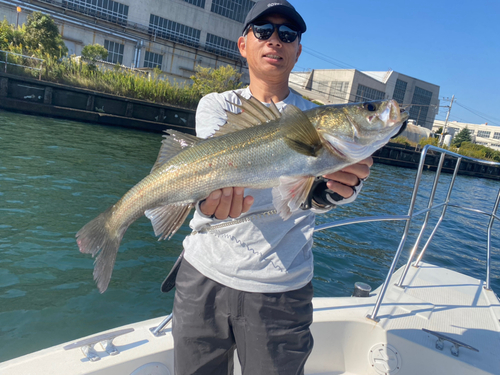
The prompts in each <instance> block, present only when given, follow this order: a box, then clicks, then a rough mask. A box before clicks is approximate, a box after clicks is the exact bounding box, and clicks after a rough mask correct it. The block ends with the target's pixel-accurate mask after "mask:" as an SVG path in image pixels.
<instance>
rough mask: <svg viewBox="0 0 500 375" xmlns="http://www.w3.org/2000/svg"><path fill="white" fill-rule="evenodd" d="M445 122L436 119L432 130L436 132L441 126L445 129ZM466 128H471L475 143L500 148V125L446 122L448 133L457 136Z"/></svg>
mask: <svg viewBox="0 0 500 375" xmlns="http://www.w3.org/2000/svg"><path fill="white" fill-rule="evenodd" d="M444 123H445V122H444V121H441V120H436V121H434V124H433V125H432V131H433V132H436V131H438V130H439V128H443V129H444ZM464 128H467V129H469V130H470V132H471V135H472V140H473V141H474V143H476V144H478V145H483V146H487V147H491V148H493V149H495V150H500V127H498V126H492V125H488V124H487V123H486V124H468V123H465V122H457V121H448V123H447V124H446V133H448V134H450V135H452V136H455V135H456V134H458V133H459V132H460V131H461V130H462V129H464Z"/></svg>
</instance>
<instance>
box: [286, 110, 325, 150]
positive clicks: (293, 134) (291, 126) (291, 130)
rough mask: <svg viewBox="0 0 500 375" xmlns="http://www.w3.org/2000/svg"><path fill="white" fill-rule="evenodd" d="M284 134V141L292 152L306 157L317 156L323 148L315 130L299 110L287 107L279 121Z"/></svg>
mask: <svg viewBox="0 0 500 375" xmlns="http://www.w3.org/2000/svg"><path fill="white" fill-rule="evenodd" d="M280 121H281V122H282V123H283V124H284V125H283V127H282V129H283V131H285V132H286V135H285V137H284V140H285V142H286V144H287V145H288V146H289V147H290V148H291V149H292V150H294V151H297V152H299V153H301V154H304V155H307V156H318V152H319V150H321V148H322V147H323V144H322V143H321V139H320V137H319V134H318V132H317V131H316V128H315V127H314V126H313V124H311V121H309V119H308V118H307V116H306V115H305V114H304V112H302V111H301V110H300V109H298V108H297V107H295V106H294V105H291V104H289V105H287V106H286V108H285V110H284V111H283V115H282V116H281V120H280Z"/></svg>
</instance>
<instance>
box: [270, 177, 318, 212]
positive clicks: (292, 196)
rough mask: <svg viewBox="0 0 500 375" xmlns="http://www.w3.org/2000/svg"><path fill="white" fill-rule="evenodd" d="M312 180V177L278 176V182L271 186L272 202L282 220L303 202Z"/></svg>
mask: <svg viewBox="0 0 500 375" xmlns="http://www.w3.org/2000/svg"><path fill="white" fill-rule="evenodd" d="M313 182H314V177H311V176H301V177H286V176H282V177H280V184H279V186H277V187H274V188H273V204H274V207H275V208H276V211H278V213H279V215H280V216H281V218H282V219H283V220H287V219H288V218H289V217H290V216H291V215H292V213H293V212H295V211H296V210H298V209H299V208H300V206H301V204H302V203H304V202H305V200H306V199H307V196H308V194H309V191H310V190H311V187H312V185H313Z"/></svg>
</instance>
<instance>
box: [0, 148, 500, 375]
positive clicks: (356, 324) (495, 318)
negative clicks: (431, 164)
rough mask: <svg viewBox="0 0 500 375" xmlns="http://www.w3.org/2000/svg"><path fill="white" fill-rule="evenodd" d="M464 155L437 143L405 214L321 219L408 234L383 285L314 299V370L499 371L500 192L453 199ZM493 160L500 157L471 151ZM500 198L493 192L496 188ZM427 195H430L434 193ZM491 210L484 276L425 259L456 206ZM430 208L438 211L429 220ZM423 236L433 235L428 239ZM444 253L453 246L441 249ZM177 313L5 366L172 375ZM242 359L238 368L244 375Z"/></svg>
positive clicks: (9, 369) (349, 374)
mask: <svg viewBox="0 0 500 375" xmlns="http://www.w3.org/2000/svg"><path fill="white" fill-rule="evenodd" d="M428 153H435V154H436V153H437V154H440V161H439V164H438V167H437V170H436V172H435V175H434V178H433V182H432V187H431V188H430V189H428V190H427V191H429V192H430V193H429V195H428V204H427V207H426V208H425V209H421V210H417V209H416V208H415V207H416V206H415V201H416V199H417V195H418V194H419V188H420V185H421V181H422V174H423V170H424V169H425V157H426V155H427V154H428ZM445 158H456V159H457V163H456V166H455V169H454V172H453V175H452V177H451V178H450V181H449V183H447V184H448V185H447V187H446V188H445V190H446V191H445V194H442V195H443V196H444V198H442V199H441V198H439V199H438V198H437V196H438V195H436V190H437V187H438V182H439V179H440V176H441V170H442V167H443V164H444V161H445ZM464 158H465V159H470V158H466V157H464V156H462V155H458V154H455V153H453V152H450V151H447V150H443V149H441V148H438V147H435V146H429V145H428V146H425V147H424V148H423V150H422V155H421V159H420V164H419V168H418V170H417V173H416V179H415V184H414V188H413V192H412V196H411V200H410V202H409V208H408V213H407V214H402V215H387V216H372V217H358V218H354V219H349V220H342V221H337V222H333V223H328V224H324V225H320V226H318V227H317V228H316V231H320V230H327V229H331V228H334V227H339V226H345V225H354V224H358V223H367V222H379V221H403V222H404V223H405V226H404V230H403V233H402V237H401V241H400V243H399V246H398V248H397V249H396V250H395V255H394V258H393V261H392V264H391V266H390V268H389V270H388V273H387V276H386V279H385V281H384V283H383V284H382V285H380V286H379V287H378V288H376V289H375V290H373V291H372V290H370V288H369V286H368V285H367V284H364V283H356V286H355V288H354V292H353V295H352V296H346V297H321V298H314V300H313V305H314V319H313V324H312V326H311V330H312V333H313V336H314V341H315V345H314V349H313V351H312V354H311V356H310V358H309V359H308V361H307V363H306V367H305V373H306V374H309V375H313V374H315V375H320V374H321V375H327V374H328V375H340V374H343V375H355V374H356V375H361V374H373V375H377V374H385V375H389V374H390V375H392V374H401V375H403V374H410V375H413V374H415V375H416V374H419V375H421V374H453V375H462V374H463V375H466V374H467V375H470V374H500V301H499V299H498V297H497V295H496V294H495V292H494V291H493V290H492V289H491V286H490V279H491V275H490V270H491V251H492V249H491V238H492V227H493V224H494V222H495V220H496V219H498V218H499V217H498V215H497V208H498V205H499V202H500V191H499V192H498V193H497V194H496V199H495V201H494V203H493V208H492V210H491V211H490V212H485V211H481V210H479V209H477V208H475V207H471V206H467V205H466V204H467V202H459V203H460V204H455V203H454V201H453V200H452V197H453V187H454V183H455V179H456V176H457V172H458V170H459V167H460V162H461V160H462V159H464ZM472 160H475V161H477V162H480V163H482V164H484V165H486V166H497V165H500V163H494V162H487V161H483V160H477V159H472ZM492 196H493V197H495V196H494V195H493V194H492ZM426 199H427V198H426ZM451 207H453V214H454V215H458V213H457V212H460V211H461V210H462V211H468V212H471V213H473V214H477V215H480V216H481V217H484V218H486V221H485V224H486V227H487V230H486V236H485V237H486V238H485V241H486V270H485V279H484V280H480V279H477V278H474V277H471V276H467V275H465V274H462V273H459V272H457V271H453V270H450V269H447V268H444V267H440V266H436V265H433V264H429V263H426V262H424V261H422V258H423V256H424V254H425V253H426V251H427V249H428V248H429V244H430V242H431V241H432V239H433V237H434V236H435V234H436V232H437V231H438V230H439V228H440V226H441V223H442V222H443V220H444V218H445V216H446V214H447V211H448V209H449V208H451ZM431 212H437V213H438V215H439V219H438V220H437V221H436V222H435V221H434V220H429V218H430V215H431ZM417 218H419V220H420V221H419V224H420V230H419V231H418V235H417V236H416V240H415V242H414V244H412V247H411V250H410V253H409V255H408V260H407V262H406V264H405V265H403V266H402V267H400V268H399V269H396V268H397V264H398V261H399V259H400V256H401V253H402V252H403V248H404V246H405V243H406V242H407V239H408V238H409V236H408V234H409V229H410V225H411V224H412V223H413V222H415V221H416V220H417ZM424 238H427V239H426V241H425V243H424V241H423V239H424ZM440 251H446V249H440ZM478 251H479V250H478ZM171 319H172V315H171V314H170V315H169V316H167V317H159V318H157V319H151V320H146V321H142V322H138V323H134V324H130V325H126V326H123V327H121V328H119V329H114V330H109V331H105V332H102V333H98V334H96V335H92V336H89V337H84V338H82V339H80V340H77V341H74V342H68V343H64V344H61V345H57V346H54V347H51V348H47V349H44V350H41V351H38V352H35V353H32V354H28V355H25V356H21V357H18V358H15V359H12V360H9V361H6V362H3V363H0V374H2V375H13V374H16V375H19V374H23V375H26V374H38V375H43V374H51V375H54V374H94V375H100V374H106V375H112V374H120V375H123V374H131V375H145V374H154V375H173V374H174V366H173V361H174V356H173V348H174V343H173V339H172V334H171V325H170V322H171ZM237 362H238V361H235V374H241V369H240V368H239V364H238V363H237Z"/></svg>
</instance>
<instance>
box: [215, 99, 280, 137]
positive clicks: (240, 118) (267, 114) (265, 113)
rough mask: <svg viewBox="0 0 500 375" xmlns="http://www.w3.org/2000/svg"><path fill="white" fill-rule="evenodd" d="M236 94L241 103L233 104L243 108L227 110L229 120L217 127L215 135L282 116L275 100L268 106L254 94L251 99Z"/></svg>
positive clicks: (249, 126)
mask: <svg viewBox="0 0 500 375" xmlns="http://www.w3.org/2000/svg"><path fill="white" fill-rule="evenodd" d="M234 94H235V95H236V96H237V97H238V98H239V99H240V101H241V104H236V103H231V104H232V105H234V106H235V107H238V108H239V109H241V112H240V113H233V112H230V111H228V110H226V114H227V121H226V123H225V124H224V125H222V126H221V127H220V128H219V129H217V131H216V132H215V133H214V135H213V136H214V137H217V136H220V135H224V134H229V133H232V132H235V131H238V130H243V129H246V128H251V127H252V126H255V125H260V124H264V123H266V122H269V121H273V120H277V119H279V118H280V117H281V114H280V112H279V111H278V108H277V107H276V104H274V102H273V101H271V105H270V106H269V107H267V106H265V105H264V104H262V103H261V102H260V101H258V100H257V99H255V98H254V97H253V96H251V97H250V99H245V98H244V97H243V96H242V95H241V94H238V93H237V92H234Z"/></svg>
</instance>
